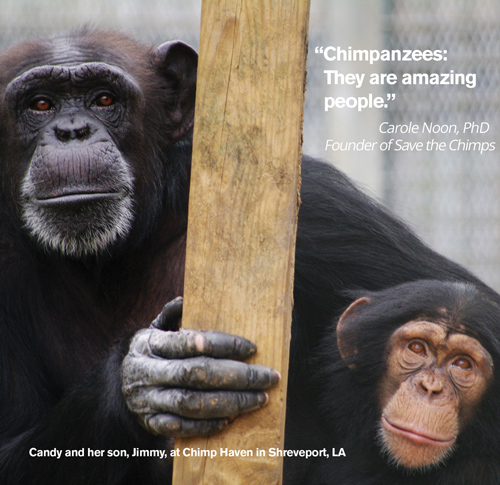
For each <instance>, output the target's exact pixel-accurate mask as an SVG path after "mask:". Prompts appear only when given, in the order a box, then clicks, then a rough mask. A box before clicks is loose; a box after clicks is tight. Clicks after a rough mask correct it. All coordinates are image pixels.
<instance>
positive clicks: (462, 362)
mask: <svg viewBox="0 0 500 485" xmlns="http://www.w3.org/2000/svg"><path fill="white" fill-rule="evenodd" d="M452 365H454V366H455V367H458V368H460V369H464V370H466V369H472V363H471V362H470V360H469V359H466V358H465V357H459V358H458V359H457V360H455V361H454V362H453V364H452Z"/></svg>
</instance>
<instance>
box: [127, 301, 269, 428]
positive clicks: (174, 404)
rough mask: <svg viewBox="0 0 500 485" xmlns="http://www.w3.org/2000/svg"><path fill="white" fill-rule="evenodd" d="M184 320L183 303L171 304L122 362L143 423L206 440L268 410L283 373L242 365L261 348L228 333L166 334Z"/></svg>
mask: <svg viewBox="0 0 500 485" xmlns="http://www.w3.org/2000/svg"><path fill="white" fill-rule="evenodd" d="M181 315H182V298H177V299H175V300H173V301H171V302H170V303H167V305H165V307H164V309H163V311H162V312H161V313H160V314H159V315H158V317H157V318H156V319H155V320H154V321H153V323H152V324H151V326H150V327H149V328H148V329H143V330H139V331H138V332H137V333H136V334H135V336H134V338H133V339H132V342H131V344H130V349H129V352H128V354H127V355H126V357H125V359H124V360H123V365H122V379H123V381H122V382H123V384H122V391H123V394H124V396H125V399H126V402H127V406H128V407H129V409H130V410H131V411H132V412H133V413H135V414H136V415H137V416H138V417H139V420H140V422H141V424H142V425H143V426H144V427H145V428H146V429H147V430H149V431H151V432H153V433H155V434H161V435H164V436H195V435H206V434H210V433H214V432H217V431H220V430H221V429H222V428H224V426H226V425H227V423H228V419H227V418H228V417H230V416H235V415H238V414H240V413H244V412H247V411H251V410H253V409H257V408H260V407H262V406H264V405H265V404H266V403H267V399H268V397H267V394H266V393H265V392H262V391H263V390H264V389H267V388H269V387H272V386H274V385H275V384H276V383H277V382H278V381H279V373H278V372H276V371H275V370H273V369H270V368H268V367H263V366H260V365H249V364H245V363H243V362H237V360H243V359H246V358H248V357H250V356H251V355H253V354H254V353H255V352H256V350H257V348H256V346H255V345H254V344H253V343H252V342H250V341H249V340H247V339H244V338H242V337H237V336H234V335H230V334H227V333H223V332H212V331H194V330H180V331H178V332H171V331H164V330H162V328H172V323H174V322H177V321H178V320H179V319H180V318H181ZM227 359H235V360H227Z"/></svg>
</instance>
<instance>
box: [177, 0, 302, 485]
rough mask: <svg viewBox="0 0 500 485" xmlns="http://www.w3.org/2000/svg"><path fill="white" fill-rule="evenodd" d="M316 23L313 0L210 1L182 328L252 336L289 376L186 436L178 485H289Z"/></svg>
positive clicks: (268, 361)
mask: <svg viewBox="0 0 500 485" xmlns="http://www.w3.org/2000/svg"><path fill="white" fill-rule="evenodd" d="M308 17H309V1H308V0H295V1H293V0H288V1H264V0H262V1H249V0H248V1H246V0H227V1H222V0H206V1H204V2H203V7H202V23H201V41H200V61H199V67H198V84H197V98H196V118H195V128H194V148H193V168H192V175H191V192H190V204H189V224H188V238H187V256H186V276H185V289H184V299H185V300H184V301H185V306H184V315H183V326H184V327H186V328H202V329H218V330H222V331H225V332H229V333H234V334H238V335H243V336H245V337H247V338H249V339H250V340H252V341H254V342H256V343H257V345H258V352H257V354H256V356H255V357H254V358H253V359H252V362H254V363H258V364H263V365H267V366H270V367H273V368H275V369H277V370H278V371H279V372H280V373H281V375H282V380H281V383H280V385H279V387H277V388H275V389H273V390H271V391H270V392H269V395H270V402H269V404H268V405H267V406H266V407H265V408H263V409H261V410H259V411H256V412H253V413H249V414H247V415H244V416H241V417H239V418H238V419H237V420H236V421H235V422H234V423H232V424H231V425H230V426H229V427H228V428H227V430H225V431H224V432H222V433H220V434H217V435H214V436H211V437H209V438H195V439H182V440H178V441H177V442H176V448H177V449H178V450H179V451H178V453H179V454H180V457H179V458H176V459H175V462H174V484H177V485H181V484H182V485H186V484H197V485H198V484H207V485H208V484H210V485H216V484H231V485H235V484H245V485H248V484H259V483H262V484H266V485H267V484H274V483H280V482H281V465H282V459H281V458H279V457H270V456H269V449H270V448H279V449H282V448H283V443H284V422H285V403H286V387H287V386H286V384H287V370H288V351H289V341H290V324H291V311H292V305H293V301H292V289H293V288H292V287H293V274H294V265H293V261H294V253H295V234H296V222H297V212H298V206H299V195H298V191H299V183H300V182H299V180H300V157H301V145H302V120H303V103H304V85H305V60H306V54H307V28H308ZM190 449H194V450H195V454H201V452H202V450H214V451H215V453H216V455H217V456H216V457H215V458H209V457H203V456H195V457H190V458H187V457H183V456H182V455H183V452H184V450H187V451H188V450H190ZM221 449H227V450H228V451H229V452H234V453H237V452H241V451H242V450H248V451H249V452H251V453H252V454H253V456H244V457H243V456H239V457H236V456H233V457H231V456H221ZM258 450H264V455H265V456H257V455H258Z"/></svg>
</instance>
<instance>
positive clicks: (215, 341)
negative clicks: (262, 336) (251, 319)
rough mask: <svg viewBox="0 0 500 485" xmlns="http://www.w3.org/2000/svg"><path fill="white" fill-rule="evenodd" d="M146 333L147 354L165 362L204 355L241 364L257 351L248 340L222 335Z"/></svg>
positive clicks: (219, 333) (155, 331)
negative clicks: (237, 361) (236, 361)
mask: <svg viewBox="0 0 500 485" xmlns="http://www.w3.org/2000/svg"><path fill="white" fill-rule="evenodd" d="M150 332H151V333H150V334H149V336H148V349H149V353H150V354H151V355H156V356H158V357H163V358H165V359H185V358H187V357H196V356H199V355H207V356H209V357H214V358H217V359H236V360H244V359H247V358H248V357H250V356H251V355H253V354H255V352H256V351H257V347H256V346H255V344H253V343H252V342H250V340H247V339H246V338H243V337H238V336H236V335H231V334H228V333H223V332H215V331H195V330H184V329H182V330H180V331H178V332H164V331H158V330H151V331H150Z"/></svg>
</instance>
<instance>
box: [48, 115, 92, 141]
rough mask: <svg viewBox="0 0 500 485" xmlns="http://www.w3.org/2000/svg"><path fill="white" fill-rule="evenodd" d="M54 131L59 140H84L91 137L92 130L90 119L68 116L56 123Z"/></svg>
mask: <svg viewBox="0 0 500 485" xmlns="http://www.w3.org/2000/svg"><path fill="white" fill-rule="evenodd" d="M54 133H55V135H56V138H57V139H58V140H59V141H63V142H67V141H71V140H80V141H84V140H87V139H88V138H90V136H91V135H92V130H91V127H90V125H89V123H88V121H87V120H85V119H82V118H66V119H63V120H60V121H59V122H58V123H56V125H55V126H54Z"/></svg>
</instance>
